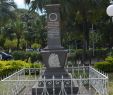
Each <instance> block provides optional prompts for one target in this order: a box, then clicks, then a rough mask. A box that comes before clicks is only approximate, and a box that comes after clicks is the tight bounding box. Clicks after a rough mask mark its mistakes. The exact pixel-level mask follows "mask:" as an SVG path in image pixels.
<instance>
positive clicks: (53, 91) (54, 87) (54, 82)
mask: <svg viewBox="0 0 113 95" xmlns="http://www.w3.org/2000/svg"><path fill="white" fill-rule="evenodd" d="M54 79H55V77H54V75H53V95H55V80H54Z"/></svg>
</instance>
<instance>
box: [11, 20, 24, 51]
mask: <svg viewBox="0 0 113 95" xmlns="http://www.w3.org/2000/svg"><path fill="white" fill-rule="evenodd" d="M12 25H13V31H14V33H15V34H16V38H17V49H19V45H20V39H21V38H22V36H23V32H24V26H23V23H22V22H21V21H20V20H18V19H17V21H15V22H14V23H13V24H12Z"/></svg>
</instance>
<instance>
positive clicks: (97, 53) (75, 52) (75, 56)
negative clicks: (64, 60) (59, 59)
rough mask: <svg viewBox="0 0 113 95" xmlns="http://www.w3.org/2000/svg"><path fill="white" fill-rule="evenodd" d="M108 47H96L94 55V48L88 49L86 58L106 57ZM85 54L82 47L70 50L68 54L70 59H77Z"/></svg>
mask: <svg viewBox="0 0 113 95" xmlns="http://www.w3.org/2000/svg"><path fill="white" fill-rule="evenodd" d="M107 53H108V51H107V49H104V48H103V49H95V50H94V55H93V50H92V49H90V50H87V51H86V58H105V57H106V56H107ZM82 55H83V50H82V49H77V50H73V52H70V54H69V56H68V60H71V61H72V60H75V59H80V58H82Z"/></svg>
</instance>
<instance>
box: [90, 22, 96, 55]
mask: <svg viewBox="0 0 113 95" xmlns="http://www.w3.org/2000/svg"><path fill="white" fill-rule="evenodd" d="M90 33H91V34H92V49H93V56H95V30H94V25H93V24H92V27H91V28H90Z"/></svg>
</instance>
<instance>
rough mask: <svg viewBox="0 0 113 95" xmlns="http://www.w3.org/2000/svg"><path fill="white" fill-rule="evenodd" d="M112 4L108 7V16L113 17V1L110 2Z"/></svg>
mask: <svg viewBox="0 0 113 95" xmlns="http://www.w3.org/2000/svg"><path fill="white" fill-rule="evenodd" d="M110 4H111V5H109V6H108V7H107V9H106V12H107V15H108V16H110V17H113V1H112V0H111V1H110Z"/></svg>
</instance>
